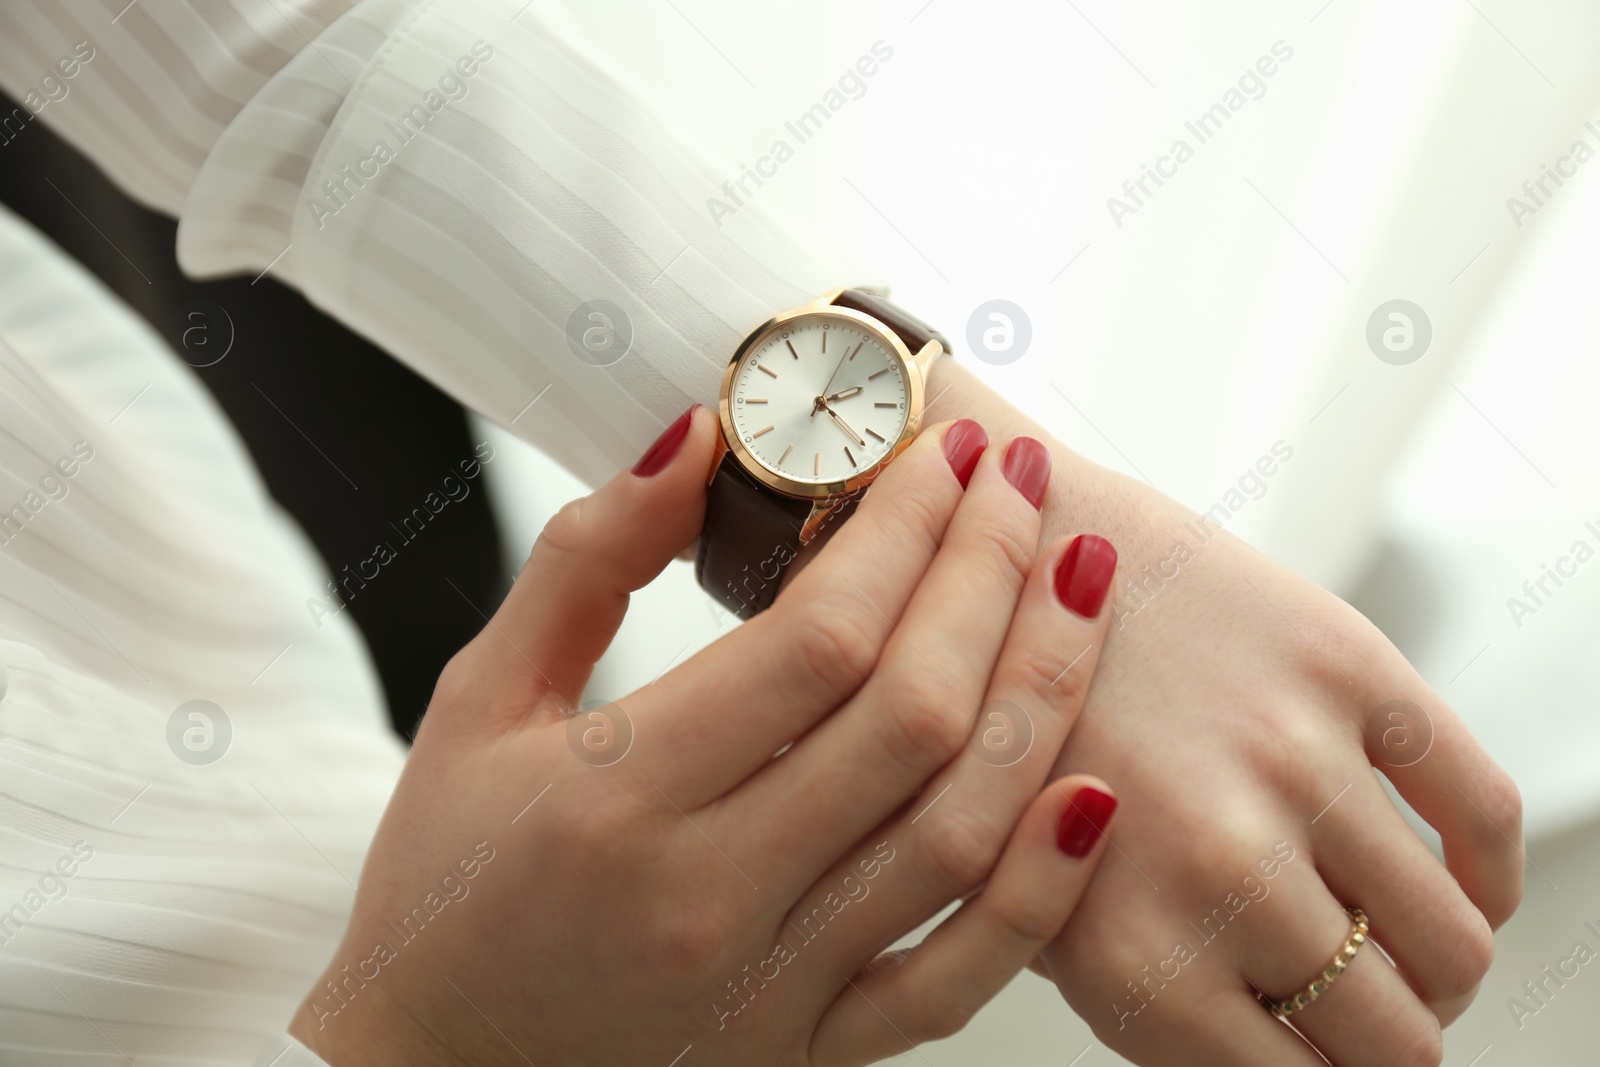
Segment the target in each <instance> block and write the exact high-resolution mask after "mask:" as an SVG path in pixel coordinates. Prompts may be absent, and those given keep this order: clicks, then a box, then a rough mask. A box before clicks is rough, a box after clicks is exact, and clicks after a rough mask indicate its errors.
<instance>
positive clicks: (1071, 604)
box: [1056, 534, 1117, 619]
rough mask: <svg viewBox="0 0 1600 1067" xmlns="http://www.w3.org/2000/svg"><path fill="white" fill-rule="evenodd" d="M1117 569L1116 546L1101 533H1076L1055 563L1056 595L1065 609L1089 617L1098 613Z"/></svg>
mask: <svg viewBox="0 0 1600 1067" xmlns="http://www.w3.org/2000/svg"><path fill="white" fill-rule="evenodd" d="M1116 573H1117V550H1116V549H1115V548H1113V547H1112V545H1111V542H1110V541H1107V540H1106V539H1105V538H1104V537H1096V536H1095V535H1094V534H1079V535H1078V536H1077V537H1074V538H1073V539H1072V544H1070V545H1068V546H1067V550H1066V551H1065V552H1063V553H1062V554H1061V562H1060V563H1057V564H1056V599H1058V600H1060V601H1061V603H1062V604H1063V605H1064V606H1065V607H1066V608H1067V609H1068V610H1069V611H1074V612H1076V613H1077V614H1079V615H1082V616H1083V617H1084V618H1086V619H1092V618H1094V617H1095V616H1096V615H1099V614H1100V607H1101V605H1103V604H1104V603H1105V602H1106V592H1107V591H1108V590H1110V588H1111V578H1112V576H1113V575H1115V574H1116Z"/></svg>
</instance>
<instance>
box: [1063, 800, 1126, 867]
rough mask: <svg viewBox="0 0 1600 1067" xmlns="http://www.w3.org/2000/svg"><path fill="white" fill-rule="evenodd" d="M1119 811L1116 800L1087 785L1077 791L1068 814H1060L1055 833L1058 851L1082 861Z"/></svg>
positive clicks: (1068, 805)
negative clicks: (1059, 821)
mask: <svg viewBox="0 0 1600 1067" xmlns="http://www.w3.org/2000/svg"><path fill="white" fill-rule="evenodd" d="M1116 810H1117V798H1116V797H1114V796H1112V795H1111V794H1110V793H1102V792H1101V791H1100V790H1098V789H1096V788H1094V786H1090V785H1086V786H1084V787H1083V788H1082V789H1080V790H1078V792H1077V794H1076V795H1074V796H1073V798H1072V800H1071V802H1070V803H1068V804H1067V810H1066V811H1063V812H1062V813H1061V825H1060V826H1059V827H1058V828H1057V829H1056V847H1057V848H1059V849H1060V850H1061V851H1062V852H1065V853H1066V854H1067V855H1069V856H1071V857H1072V858H1073V859H1075V860H1081V859H1083V857H1085V856H1087V855H1088V854H1089V850H1090V849H1092V848H1094V843H1095V842H1096V841H1098V840H1100V835H1101V834H1102V833H1103V832H1104V830H1105V828H1106V824H1107V823H1109V822H1110V821H1111V816H1112V814H1113V813H1114V812H1115V811H1116Z"/></svg>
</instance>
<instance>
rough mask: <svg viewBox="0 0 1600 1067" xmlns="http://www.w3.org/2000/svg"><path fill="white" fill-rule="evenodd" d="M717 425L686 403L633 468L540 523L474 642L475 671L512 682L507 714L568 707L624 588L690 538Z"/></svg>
mask: <svg viewBox="0 0 1600 1067" xmlns="http://www.w3.org/2000/svg"><path fill="white" fill-rule="evenodd" d="M716 432H717V431H716V422H715V416H714V414H713V413H712V412H711V411H709V410H707V409H706V408H704V407H701V406H700V405H699V404H696V405H694V406H693V407H692V408H690V409H689V410H688V411H686V412H684V413H683V414H682V415H680V416H679V417H678V418H677V419H676V420H675V421H674V422H673V423H672V425H670V426H668V427H667V428H666V430H665V431H663V432H662V434H661V436H660V437H659V438H657V439H656V442H655V443H654V444H653V445H651V446H650V448H649V449H648V450H646V452H645V454H644V455H643V456H642V457H641V458H640V460H639V462H638V463H637V464H635V465H634V467H633V469H631V470H628V471H623V472H622V473H620V474H618V475H616V476H615V477H613V478H612V479H611V480H610V481H609V482H607V483H605V484H604V485H602V486H601V487H600V488H599V489H596V490H595V491H594V492H593V493H591V494H590V495H588V496H586V497H582V498H580V499H578V500H574V501H572V502H571V503H569V504H567V505H566V506H565V507H563V508H562V509H561V510H560V511H559V512H557V513H556V515H555V516H554V517H552V518H551V519H550V521H549V522H548V523H546V524H545V528H544V531H543V532H542V533H540V535H539V538H538V540H537V541H536V542H535V543H534V546H533V551H532V552H531V553H530V554H529V556H528V560H527V562H526V563H524V564H523V565H522V570H521V572H520V573H519V574H518V575H517V580H516V582H515V584H513V585H512V587H511V592H510V593H508V594H507V595H506V598H505V600H504V601H503V602H502V603H501V605H500V608H499V610H498V611H496V612H495V614H494V618H492V619H490V620H489V624H488V626H487V627H486V628H485V629H484V631H483V632H482V633H481V634H479V635H478V637H477V638H475V639H474V644H479V645H480V647H479V648H478V649H476V650H475V652H476V655H477V656H481V657H482V658H481V659H478V660H477V661H476V662H475V667H476V668H477V669H478V670H481V671H485V672H490V674H491V676H492V677H497V678H510V679H515V683H514V684H515V686H516V691H515V692H513V693H512V694H510V696H511V698H512V706H513V708H514V709H515V711H517V712H520V713H524V714H525V713H527V712H529V711H532V710H534V709H535V708H538V707H541V706H544V705H547V704H548V705H549V706H550V707H551V710H552V711H555V710H556V709H557V707H559V709H560V712H561V713H562V714H565V713H566V711H567V709H568V708H570V707H571V706H572V705H573V704H576V703H577V700H578V697H579V696H580V695H581V694H582V692H583V686H584V684H585V683H586V682H587V681H588V680H589V674H590V672H591V671H593V669H594V665H595V662H596V661H597V660H599V658H600V656H601V655H602V654H603V653H604V652H605V650H606V649H607V648H608V647H609V646H610V644H611V640H612V638H614V637H615V636H616V633H617V628H618V627H619V626H621V625H622V619H623V616H624V615H625V614H626V613H627V609H628V596H629V594H630V593H632V592H633V591H634V590H636V589H641V588H643V587H644V586H645V585H648V584H649V583H650V582H651V581H652V580H653V579H654V578H655V577H656V576H657V575H658V574H660V573H661V572H662V570H664V569H665V568H666V566H667V564H668V563H669V562H671V561H672V559H673V557H675V556H676V555H677V554H678V553H679V552H680V551H682V550H683V549H684V547H685V546H687V545H689V544H692V543H693V542H694V539H695V538H696V537H697V536H698V535H699V533H700V526H701V523H702V521H703V520H704V516H705V490H706V472H707V471H708V469H709V467H710V464H711V455H712V446H713V442H714V441H715V439H716V437H715V435H716ZM551 695H554V696H556V697H559V698H560V699H559V702H552V701H549V700H548V697H550V696H551Z"/></svg>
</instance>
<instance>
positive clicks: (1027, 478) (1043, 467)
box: [1001, 437, 1050, 508]
mask: <svg viewBox="0 0 1600 1067" xmlns="http://www.w3.org/2000/svg"><path fill="white" fill-rule="evenodd" d="M1001 470H1002V471H1003V472H1004V474H1005V476H1006V481H1008V482H1010V483H1011V484H1012V485H1013V486H1014V487H1015V488H1016V490H1017V492H1019V493H1021V494H1022V495H1023V496H1024V497H1026V498H1027V501H1028V503H1030V504H1032V505H1033V506H1034V507H1035V508H1037V507H1038V506H1039V505H1040V504H1042V503H1044V490H1045V487H1046V486H1047V485H1049V484H1050V450H1049V449H1048V448H1046V447H1044V445H1041V444H1040V443H1039V442H1038V441H1035V440H1034V439H1033V438H1031V437H1018V438H1017V439H1016V440H1014V441H1012V442H1011V444H1010V445H1009V446H1008V447H1007V448H1006V461H1005V463H1004V464H1003V465H1002V466H1001Z"/></svg>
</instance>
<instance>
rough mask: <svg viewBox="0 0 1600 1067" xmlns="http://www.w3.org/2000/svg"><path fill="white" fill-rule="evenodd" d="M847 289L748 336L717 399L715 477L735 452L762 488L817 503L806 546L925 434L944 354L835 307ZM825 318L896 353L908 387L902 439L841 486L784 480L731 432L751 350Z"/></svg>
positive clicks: (725, 375) (859, 314) (807, 529)
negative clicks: (799, 323) (738, 378)
mask: <svg viewBox="0 0 1600 1067" xmlns="http://www.w3.org/2000/svg"><path fill="white" fill-rule="evenodd" d="M843 291H844V289H843V287H841V288H838V289H830V290H829V291H828V292H826V293H823V294H822V295H821V296H819V297H818V298H817V299H816V300H813V301H812V302H811V303H809V304H803V305H801V306H800V307H797V308H791V309H790V310H788V311H785V312H783V313H781V314H778V315H774V316H773V317H772V318H770V319H768V320H767V321H766V322H764V323H762V324H761V326H759V327H758V328H757V329H756V330H755V331H754V332H753V333H751V334H750V336H748V337H746V338H745V339H744V341H743V343H741V344H740V345H739V347H738V348H737V349H736V350H735V351H734V353H733V358H732V359H730V360H729V361H728V366H727V369H725V370H724V371H723V372H722V389H721V391H720V393H719V395H718V398H717V413H718V416H719V417H720V420H721V425H722V435H721V440H720V441H719V442H718V444H717V453H716V457H715V460H714V462H713V463H712V464H711V476H712V477H713V478H714V477H715V476H716V473H717V470H718V469H719V468H720V467H721V465H722V463H723V462H724V461H725V460H726V459H727V457H728V455H729V454H730V453H731V454H732V456H733V458H734V460H735V461H737V462H738V464H739V466H740V467H742V468H743V469H744V471H745V472H746V473H747V474H749V475H750V476H751V477H752V478H754V479H756V480H757V481H758V482H760V483H761V484H762V485H765V486H766V487H767V488H768V489H771V490H772V491H774V492H776V493H781V494H783V495H784V496H789V497H795V498H798V499H801V500H811V501H813V502H814V504H813V506H812V509H811V516H810V518H809V519H808V520H807V522H806V524H805V530H803V531H802V533H801V540H802V541H808V540H810V536H811V534H812V533H814V531H815V529H816V528H817V527H820V525H821V524H822V522H823V520H825V519H826V518H827V516H828V515H829V514H830V513H831V512H832V511H833V510H834V508H836V507H837V506H838V505H839V504H840V503H842V502H843V501H844V500H845V499H847V498H848V497H849V496H851V495H852V494H854V493H857V492H859V491H860V490H863V489H865V488H866V487H867V486H869V485H871V484H872V481H873V479H874V478H876V477H877V476H878V472H879V471H880V470H881V469H882V468H883V467H884V466H885V465H886V464H888V463H889V462H891V461H892V460H893V459H894V458H895V457H896V456H898V455H899V454H900V453H901V452H903V451H905V449H906V447H907V446H908V445H910V444H911V442H912V441H914V440H916V437H917V434H918V433H919V432H920V431H921V429H922V413H923V404H924V399H925V397H926V395H927V378H928V368H929V367H930V366H931V365H932V364H933V361H934V360H935V359H937V358H938V357H939V355H940V354H941V353H942V352H943V351H944V347H943V346H942V345H940V344H939V342H938V341H929V342H928V343H927V344H926V345H924V346H923V347H922V350H921V351H919V352H912V351H911V350H910V349H909V348H907V347H906V344H905V342H904V341H902V340H900V336H899V335H898V334H896V333H895V332H894V331H893V330H891V329H889V328H888V327H887V326H885V325H884V324H883V323H882V322H880V321H878V320H877V319H875V318H873V317H872V316H871V315H867V314H864V313H862V312H860V311H856V310H855V309H853V308H844V307H836V306H834V303H833V301H834V300H836V299H837V298H838V296H839V294H840V293H842V292H843ZM813 316H817V317H827V318H833V319H838V320H840V321H842V322H849V323H851V324H853V325H855V326H859V327H861V328H863V329H865V330H867V331H868V332H870V333H871V334H872V335H873V336H874V337H875V338H877V339H878V341H879V342H881V343H882V344H883V346H884V348H885V349H887V350H888V351H889V352H892V353H893V354H894V356H895V358H897V359H899V360H900V362H901V366H902V370H903V371H904V372H905V378H906V382H907V393H908V396H907V398H906V421H905V425H904V427H903V428H902V429H901V431H900V436H899V437H898V438H897V439H896V440H895V441H894V443H893V444H891V445H890V446H889V448H888V451H886V452H885V453H884V455H883V458H882V459H880V460H878V462H877V463H875V464H873V465H872V466H871V467H870V468H868V469H867V470H865V471H862V472H861V473H860V474H858V475H856V476H855V477H853V478H849V479H847V480H845V481H840V482H802V481H797V480H795V479H793V478H786V477H784V476H783V475H781V474H778V473H776V472H774V471H771V470H768V469H767V468H766V467H765V466H763V465H762V464H761V463H759V462H757V460H756V459H755V457H754V456H752V455H751V454H750V451H749V450H748V449H747V448H746V447H745V444H744V442H743V441H741V440H740V439H739V435H738V433H737V432H736V431H735V430H734V427H733V411H732V405H731V399H730V398H731V395H732V391H733V379H734V373H735V372H736V371H737V370H738V369H739V364H740V363H741V362H742V361H743V360H744V357H745V355H746V354H747V353H749V352H750V351H751V349H753V348H756V347H758V346H759V345H760V344H761V343H762V342H764V341H765V340H767V338H768V337H769V336H771V335H772V333H774V332H775V331H777V330H780V329H782V328H783V327H784V326H786V325H788V324H789V323H791V322H793V321H795V320H796V319H800V318H809V317H813Z"/></svg>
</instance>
